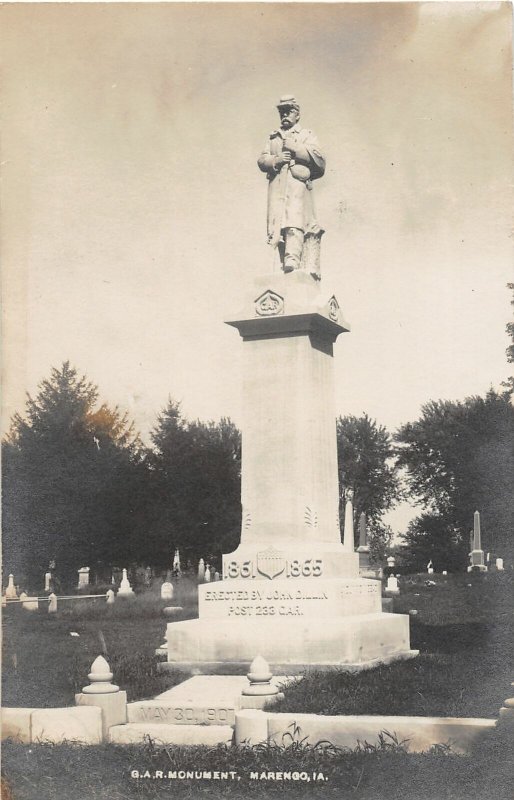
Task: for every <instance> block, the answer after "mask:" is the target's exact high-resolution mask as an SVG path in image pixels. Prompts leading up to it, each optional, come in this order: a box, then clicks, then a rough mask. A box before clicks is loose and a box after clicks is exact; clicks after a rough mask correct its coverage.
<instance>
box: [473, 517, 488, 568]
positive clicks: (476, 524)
mask: <svg viewBox="0 0 514 800" xmlns="http://www.w3.org/2000/svg"><path fill="white" fill-rule="evenodd" d="M469 558H470V565H469V567H468V572H487V567H486V565H485V563H484V551H483V550H482V542H481V534H480V512H479V511H475V513H474V515H473V549H472V550H471V553H470V554H469Z"/></svg>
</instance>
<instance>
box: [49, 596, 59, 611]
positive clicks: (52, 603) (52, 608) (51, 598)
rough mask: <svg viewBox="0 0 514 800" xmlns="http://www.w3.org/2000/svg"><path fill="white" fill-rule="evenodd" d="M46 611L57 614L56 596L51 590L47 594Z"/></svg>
mask: <svg viewBox="0 0 514 800" xmlns="http://www.w3.org/2000/svg"><path fill="white" fill-rule="evenodd" d="M48 613H49V614H57V597H56V595H55V594H54V593H53V592H52V593H51V594H50V595H48Z"/></svg>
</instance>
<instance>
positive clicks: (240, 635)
mask: <svg viewBox="0 0 514 800" xmlns="http://www.w3.org/2000/svg"><path fill="white" fill-rule="evenodd" d="M219 622H220V624H216V621H215V620H214V619H195V620H184V621H182V622H174V623H170V624H169V625H168V628H167V642H168V667H169V668H172V667H186V666H187V667H189V668H191V667H194V668H197V669H200V670H201V669H202V666H203V668H207V667H208V668H209V669H212V668H213V667H214V668H216V666H217V665H218V666H220V667H223V668H224V669H225V670H226V669H227V667H228V665H229V664H230V665H231V666H232V667H234V668H237V667H239V666H244V665H246V666H248V664H250V663H251V662H252V661H253V659H254V658H255V656H256V655H261V656H263V658H265V659H266V661H267V662H268V663H269V665H270V668H271V669H272V671H273V672H274V674H279V673H280V672H282V674H284V673H291V670H292V669H293V670H294V671H296V670H298V669H304V668H309V667H311V668H312V667H342V668H345V669H349V670H357V669H366V668H369V667H372V666H376V665H378V664H380V663H387V662H389V661H393V660H396V659H402V658H410V657H413V656H415V655H417V654H418V651H417V650H411V649H410V645H409V617H408V616H407V615H405V614H383V613H381V612H378V613H372V614H358V615H356V616H346V617H339V618H336V619H317V620H313V619H298V618H295V617H294V616H289V615H287V616H279V617H278V618H269V617H267V618H262V619H261V620H259V619H256V618H254V619H252V622H251V624H249V621H248V619H246V618H242V619H241V618H240V619H224V620H222V621H221V620H220V621H219Z"/></svg>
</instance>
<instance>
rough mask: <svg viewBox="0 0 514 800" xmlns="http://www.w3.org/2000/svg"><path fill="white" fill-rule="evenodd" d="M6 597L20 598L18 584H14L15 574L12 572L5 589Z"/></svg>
mask: <svg viewBox="0 0 514 800" xmlns="http://www.w3.org/2000/svg"><path fill="white" fill-rule="evenodd" d="M5 597H6V598H7V600H17V599H18V592H17V591H16V586H15V585H14V575H13V574H12V573H11V574H10V575H9V578H8V581H7V586H6V589H5Z"/></svg>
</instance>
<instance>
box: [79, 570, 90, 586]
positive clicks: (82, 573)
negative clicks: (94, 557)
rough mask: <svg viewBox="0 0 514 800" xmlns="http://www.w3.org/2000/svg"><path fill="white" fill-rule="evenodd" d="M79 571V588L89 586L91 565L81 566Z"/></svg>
mask: <svg viewBox="0 0 514 800" xmlns="http://www.w3.org/2000/svg"><path fill="white" fill-rule="evenodd" d="M77 572H78V574H79V582H78V586H77V589H85V588H87V587H88V586H89V567H81V568H80V569H79V570H77Z"/></svg>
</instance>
